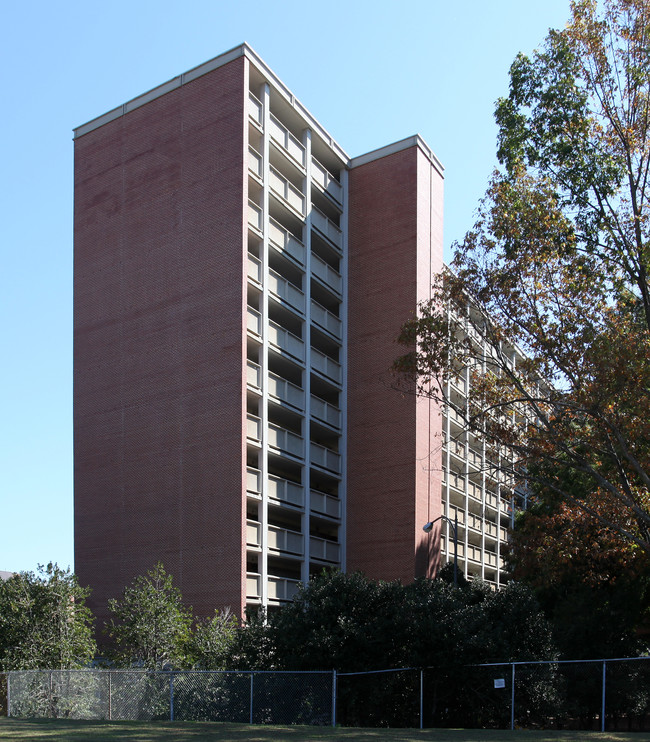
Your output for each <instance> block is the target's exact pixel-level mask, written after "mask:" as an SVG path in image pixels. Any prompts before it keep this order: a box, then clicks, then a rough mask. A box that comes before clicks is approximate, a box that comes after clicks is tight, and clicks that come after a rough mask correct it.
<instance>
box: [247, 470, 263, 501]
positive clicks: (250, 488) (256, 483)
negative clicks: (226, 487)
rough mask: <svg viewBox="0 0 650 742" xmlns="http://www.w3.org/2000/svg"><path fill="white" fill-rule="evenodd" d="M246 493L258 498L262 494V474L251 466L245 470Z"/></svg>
mask: <svg viewBox="0 0 650 742" xmlns="http://www.w3.org/2000/svg"><path fill="white" fill-rule="evenodd" d="M246 491H247V492H248V493H250V494H251V495H258V496H259V495H260V494H261V493H262V472H261V471H260V470H259V469H255V468H254V467H252V466H249V467H247V468H246Z"/></svg>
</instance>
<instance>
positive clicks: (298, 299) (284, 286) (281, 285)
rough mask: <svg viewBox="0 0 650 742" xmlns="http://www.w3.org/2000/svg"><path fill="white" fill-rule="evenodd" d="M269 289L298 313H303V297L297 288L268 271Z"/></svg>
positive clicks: (278, 275) (272, 271) (277, 274)
mask: <svg viewBox="0 0 650 742" xmlns="http://www.w3.org/2000/svg"><path fill="white" fill-rule="evenodd" d="M269 289H270V290H271V292H272V293H273V294H275V295H276V296H277V297H278V298H279V299H281V300H282V301H285V302H286V303H287V304H289V305H290V306H292V307H293V308H294V309H296V310H297V311H298V312H300V313H301V314H304V313H305V295H304V294H303V293H302V291H301V290H300V289H299V288H298V287H297V286H294V285H293V284H292V283H291V282H290V281H287V279H286V278H284V276H281V275H280V274H279V273H276V272H275V271H274V270H270V271H269Z"/></svg>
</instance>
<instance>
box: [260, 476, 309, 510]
mask: <svg viewBox="0 0 650 742" xmlns="http://www.w3.org/2000/svg"><path fill="white" fill-rule="evenodd" d="M268 493H269V497H270V498H271V499H272V500H276V501H277V502H280V503H286V504H287V505H293V506H294V507H297V508H301V507H303V506H304V502H305V500H304V490H303V488H302V485H300V484H297V483H296V482H290V481H289V480H287V479H282V477H275V476H269V481H268Z"/></svg>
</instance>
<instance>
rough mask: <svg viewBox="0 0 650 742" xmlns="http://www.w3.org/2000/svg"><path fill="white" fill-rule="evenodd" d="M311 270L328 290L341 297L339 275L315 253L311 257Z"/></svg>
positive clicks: (341, 280) (341, 289) (341, 288)
mask: <svg viewBox="0 0 650 742" xmlns="http://www.w3.org/2000/svg"><path fill="white" fill-rule="evenodd" d="M311 270H312V273H313V274H314V275H315V276H316V277H317V278H319V279H320V280H321V281H322V282H323V283H324V284H325V285H326V286H327V287H328V288H330V289H332V291H334V292H336V293H337V294H339V296H340V295H341V293H342V291H343V279H342V278H341V274H340V273H339V272H338V271H336V270H334V268H332V266H331V265H328V263H326V262H325V261H324V260H323V259H322V258H319V257H318V255H316V253H312V256H311Z"/></svg>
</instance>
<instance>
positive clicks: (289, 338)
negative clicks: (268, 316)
mask: <svg viewBox="0 0 650 742" xmlns="http://www.w3.org/2000/svg"><path fill="white" fill-rule="evenodd" d="M269 342H270V343H271V345H273V346H275V348H276V349H277V350H279V351H280V352H281V353H283V354H284V353H288V354H289V355H290V356H293V357H294V358H296V359H298V360H299V361H303V362H304V360H305V344H304V343H303V341H302V340H301V339H300V338H299V337H297V336H296V335H294V334H293V333H292V332H289V330H286V329H285V328H284V327H282V326H281V325H278V324H277V322H269Z"/></svg>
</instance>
